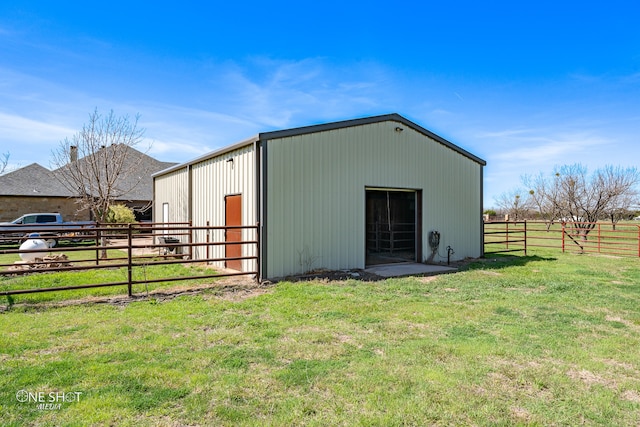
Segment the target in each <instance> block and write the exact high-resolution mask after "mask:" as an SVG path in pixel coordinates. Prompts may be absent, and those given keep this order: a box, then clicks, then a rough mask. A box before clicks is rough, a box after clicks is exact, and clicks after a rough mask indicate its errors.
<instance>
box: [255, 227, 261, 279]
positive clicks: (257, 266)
mask: <svg viewBox="0 0 640 427" xmlns="http://www.w3.org/2000/svg"><path fill="white" fill-rule="evenodd" d="M260 275H261V272H260V221H258V222H256V282H257V283H258V284H260V282H261V280H262V277H260Z"/></svg>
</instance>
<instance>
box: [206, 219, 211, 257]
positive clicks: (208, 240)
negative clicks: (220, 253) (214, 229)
mask: <svg viewBox="0 0 640 427" xmlns="http://www.w3.org/2000/svg"><path fill="white" fill-rule="evenodd" d="M209 227H211V222H210V221H209V220H207V234H206V236H207V237H206V242H207V246H206V248H207V253H206V259H209V258H211V257H210V256H209V248H210V246H209V243H211V229H210V228H209Z"/></svg>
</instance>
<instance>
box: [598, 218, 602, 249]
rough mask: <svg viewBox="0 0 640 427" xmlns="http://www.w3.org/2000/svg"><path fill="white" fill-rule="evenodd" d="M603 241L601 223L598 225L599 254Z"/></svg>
mask: <svg viewBox="0 0 640 427" xmlns="http://www.w3.org/2000/svg"><path fill="white" fill-rule="evenodd" d="M601 240H602V233H601V230H600V223H598V253H600V241H601Z"/></svg>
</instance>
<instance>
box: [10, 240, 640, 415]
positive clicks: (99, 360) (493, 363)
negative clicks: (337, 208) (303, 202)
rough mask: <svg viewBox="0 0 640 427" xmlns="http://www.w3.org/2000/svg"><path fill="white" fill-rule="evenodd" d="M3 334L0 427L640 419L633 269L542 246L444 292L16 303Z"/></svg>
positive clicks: (639, 307)
mask: <svg viewBox="0 0 640 427" xmlns="http://www.w3.org/2000/svg"><path fill="white" fill-rule="evenodd" d="M234 295H235V294H234ZM0 328H1V330H2V334H0V414H2V425H16V426H17V425H43V426H48V425H51V426H58V425H78V426H84V425H118V426H127V425H130V426H147V425H148V426H157V425H167V426H183V425H189V426H194V425H203V426H209V425H256V426H262V425H287V426H288V425H317V426H326V425H349V426H351V425H361V426H394V425H420V426H421V425H505V426H511V425H578V424H580V425H581V424H586V425H616V426H620V425H629V426H637V425H638V424H639V423H640V351H639V349H640V261H639V260H638V259H635V258H614V257H602V256H594V255H575V254H562V253H558V252H551V251H542V250H540V251H536V252H533V251H530V252H529V256H527V257H521V256H516V257H496V258H495V260H485V261H483V262H477V263H474V264H471V265H469V266H468V267H467V269H466V270H465V271H462V272H460V273H456V274H449V275H444V276H439V277H437V278H435V279H433V278H429V279H425V278H403V279H390V280H385V281H381V282H359V281H347V282H321V281H316V282H306V283H288V282H281V283H278V284H277V285H275V286H273V287H271V288H267V289H266V290H265V289H260V292H256V293H255V294H252V295H249V294H247V295H245V297H243V298H240V297H237V296H236V297H233V295H231V294H227V293H225V292H223V291H222V290H220V289H215V288H214V289H211V290H210V291H207V292H205V293H202V294H199V295H194V296H183V297H179V298H175V299H172V300H166V301H162V302H158V301H157V300H154V299H149V300H144V301H139V302H133V303H131V304H128V305H125V306H112V305H107V304H84V305H73V306H66V307H57V306H51V307H47V306H46V305H45V306H44V307H43V306H42V305H39V306H38V307H37V308H30V307H29V306H22V305H16V306H14V307H12V308H11V309H10V310H9V311H6V312H4V313H3V314H0ZM22 390H24V391H26V392H27V393H31V395H26V397H25V395H24V394H21V393H19V392H20V391H22ZM38 393H41V396H42V399H43V400H45V401H46V400H48V399H50V398H51V396H53V398H54V400H55V399H57V400H55V401H54V402H53V403H54V404H59V405H60V407H59V408H57V407H55V409H38V405H39V404H40V403H39V402H34V401H33V400H37V398H38ZM51 393H53V394H52V395H51ZM56 393H60V394H59V395H56ZM65 393H66V394H65ZM78 393H80V394H79V395H78ZM56 396H58V397H56ZM59 396H70V397H71V399H69V400H70V401H61V399H62V400H64V399H65V398H61V397H59ZM76 396H79V399H78V398H76ZM19 399H20V400H25V399H26V401H25V402H21V401H19Z"/></svg>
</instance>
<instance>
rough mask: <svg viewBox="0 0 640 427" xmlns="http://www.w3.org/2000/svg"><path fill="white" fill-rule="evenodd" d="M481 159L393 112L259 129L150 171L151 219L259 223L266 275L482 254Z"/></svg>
mask: <svg viewBox="0 0 640 427" xmlns="http://www.w3.org/2000/svg"><path fill="white" fill-rule="evenodd" d="M485 165H486V162H485V161H484V160H482V159H480V158H479V157H476V156H475V155H473V154H471V153H469V152H468V151H465V150H464V149H462V148H460V147H458V146H457V145H454V144H453V143H451V142H449V141H447V140H445V139H444V138H442V137H440V136H438V135H436V134H434V133H432V132H430V131H428V130H427V129H424V128H423V127H421V126H419V125H417V124H415V123H413V122H411V121H409V120H407V119H406V118H404V117H402V116H400V115H398V114H388V115H382V116H374V117H367V118H362V119H355V120H347V121H341V122H335V123H327V124H322V125H314V126H307V127H301V128H295V129H288V130H282V131H275V132H266V133H260V134H259V135H257V136H256V137H254V138H251V139H248V140H246V141H242V142H240V143H237V144H234V145H231V146H228V147H226V148H223V149H221V150H217V151H214V152H212V153H209V154H207V155H205V156H202V157H199V158H197V159H194V160H192V161H189V162H187V163H183V164H180V165H177V166H174V167H171V168H169V169H166V170H164V171H161V172H158V173H157V174H155V175H154V220H155V221H156V222H186V221H191V222H192V224H193V225H194V226H204V225H206V224H210V225H234V224H241V225H255V224H258V223H259V225H260V227H259V228H260V236H261V239H260V247H259V248H258V251H259V254H258V256H259V259H260V276H261V278H262V279H272V278H278V277H283V276H287V275H291V274H299V273H304V272H307V271H310V270H318V269H330V270H342V269H358V268H365V266H367V265H371V264H376V263H385V262H393V261H399V260H402V261H407V260H409V261H416V262H442V261H446V260H447V258H448V257H450V258H451V259H452V260H456V259H462V258H466V257H479V256H481V255H482V254H483V233H482V192H483V180H482V177H483V167H484V166H485ZM221 232H222V231H221ZM243 232H244V231H243ZM195 237H196V240H199V241H203V240H202V239H203V237H202V236H200V237H198V236H195ZM214 237H215V236H214ZM223 249H224V248H222V247H218V248H217V250H219V251H222V250H223ZM243 251H244V253H243V254H242V255H243V256H253V255H256V254H255V253H247V251H249V252H253V251H255V249H252V248H251V247H246V248H245V249H243ZM201 252H202V251H201V250H198V249H197V248H196V249H194V252H193V256H194V257H195V258H204V255H203V254H202V253H201ZM221 256H222V255H221ZM253 262H255V261H254V260H244V261H242V262H241V263H240V262H237V263H235V264H233V265H229V264H227V267H231V268H235V269H242V270H244V271H252V268H254V267H253V266H252V265H250V264H249V263H253Z"/></svg>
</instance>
